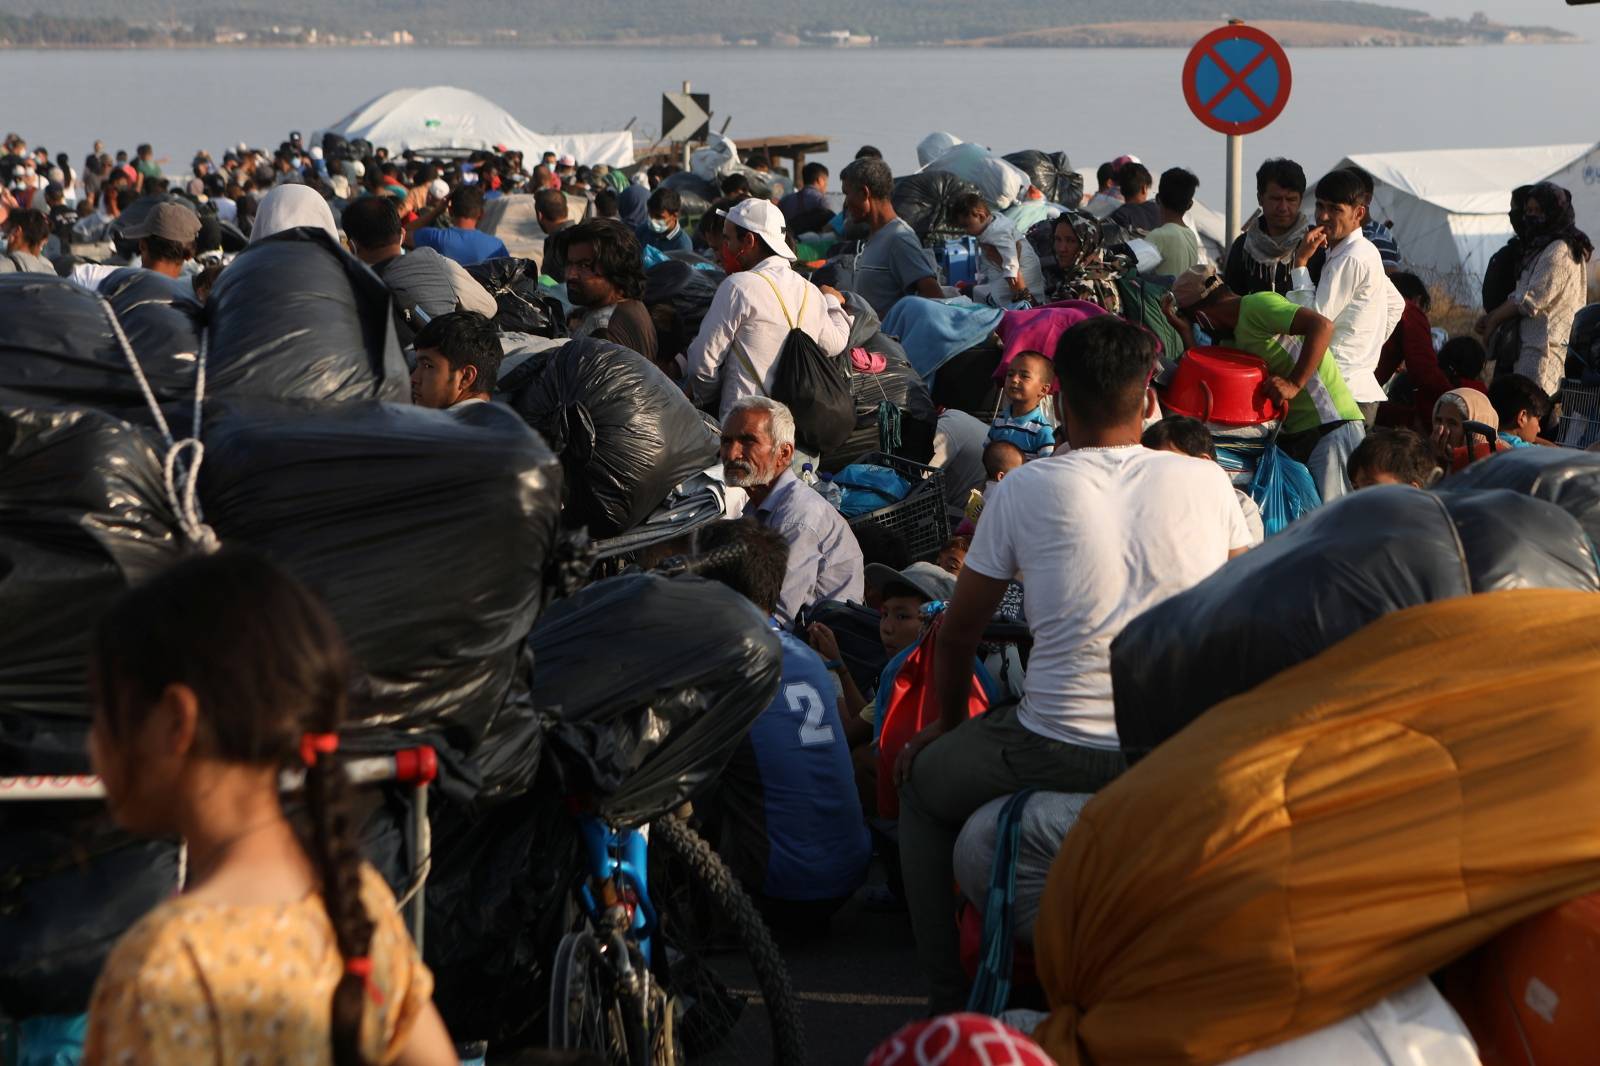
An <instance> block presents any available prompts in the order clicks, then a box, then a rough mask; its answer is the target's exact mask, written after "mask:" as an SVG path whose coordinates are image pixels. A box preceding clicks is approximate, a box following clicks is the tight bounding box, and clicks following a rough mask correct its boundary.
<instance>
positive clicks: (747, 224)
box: [717, 196, 794, 260]
mask: <svg viewBox="0 0 1600 1066" xmlns="http://www.w3.org/2000/svg"><path fill="white" fill-rule="evenodd" d="M717 214H719V215H721V216H722V217H723V218H725V219H727V220H728V221H729V222H732V223H733V224H734V225H735V226H738V227H739V228H740V229H747V230H749V231H750V232H751V233H754V234H755V235H756V236H758V237H760V238H761V239H762V241H764V242H765V243H766V246H767V247H768V248H770V249H772V252H773V254H774V255H781V256H782V257H783V258H785V259H789V260H792V259H794V253H793V252H791V251H790V250H789V242H788V241H786V240H784V239H783V234H784V232H785V228H784V224H783V212H782V211H779V210H778V205H777V204H775V203H773V202H772V201H770V200H758V199H756V198H755V197H753V196H752V197H750V198H749V199H748V200H740V201H739V202H738V203H736V204H734V205H733V206H732V207H730V208H728V210H726V211H721V210H719V211H718V212H717Z"/></svg>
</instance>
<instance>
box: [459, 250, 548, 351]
mask: <svg viewBox="0 0 1600 1066" xmlns="http://www.w3.org/2000/svg"><path fill="white" fill-rule="evenodd" d="M466 271H467V273H468V274H470V275H472V280H474V281H476V282H477V283H478V284H479V285H482V286H483V287H484V288H485V289H487V290H488V291H489V295H490V296H493V297H494V302H495V306H496V307H498V308H499V311H498V312H496V314H495V316H494V321H495V325H497V326H499V327H500V331H501V332H502V333H531V334H533V335H534V336H537V337H565V336H566V335H567V322H566V318H565V317H564V316H563V315H562V313H561V302H560V301H559V300H557V299H555V298H554V297H553V296H547V295H546V294H545V293H544V292H543V291H542V290H541V289H540V288H539V264H537V263H535V262H534V261H533V260H532V259H517V258H514V257H507V258H502V259H485V260H484V261H483V262H481V263H474V264H472V265H471V266H469V267H467V268H466Z"/></svg>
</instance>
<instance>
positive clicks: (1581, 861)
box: [1034, 590, 1600, 1066]
mask: <svg viewBox="0 0 1600 1066" xmlns="http://www.w3.org/2000/svg"><path fill="white" fill-rule="evenodd" d="M1597 889H1600V597H1596V596H1593V595H1589V594H1586V593H1578V592H1547V591H1527V590H1519V591H1510V592H1498V593H1491V594H1488V595H1483V596H1470V597H1464V598H1461V599H1453V600H1447V601H1444V602H1442V603H1436V604H1429V605H1427V606H1423V607H1417V608H1414V609H1412V610H1408V611H1403V612H1400V613H1398V614H1395V615H1392V616H1390V617H1388V618H1385V619H1382V620H1380V621H1378V622H1376V623H1374V624H1373V625H1370V626H1368V627H1367V628H1366V629H1364V630H1362V631H1361V632H1359V633H1357V634H1355V635H1354V636H1352V637H1350V638H1349V639H1347V640H1345V641H1343V642H1341V643H1340V644H1338V645H1336V646H1334V647H1333V648H1330V649H1329V650H1328V651H1327V652H1325V653H1323V654H1322V655H1320V656H1318V657H1317V658H1315V659H1312V660H1310V661H1309V662H1305V663H1302V664H1301V665H1299V666H1298V667H1295V668H1294V669H1292V670H1289V671H1287V672H1285V673H1284V674H1282V675H1280V676H1279V677H1277V678H1275V679H1273V680H1272V681H1270V682H1268V683H1267V684H1265V685H1263V686H1261V687H1260V688H1258V689H1256V690H1254V691H1252V692H1250V693H1247V694H1245V695H1244V696H1240V697H1238V698H1236V699H1233V700H1230V701H1228V702H1227V703H1224V704H1221V705H1219V706H1217V707H1215V708H1213V709H1212V710H1210V711H1208V712H1207V713H1206V714H1205V715H1203V716H1202V717H1201V718H1200V719H1199V720H1197V721H1196V722H1195V723H1193V724H1192V725H1191V726H1189V728H1187V729H1185V730H1184V731H1183V732H1182V733H1180V734H1179V735H1178V736H1176V737H1174V738H1173V739H1172V740H1170V741H1168V742H1167V743H1165V744H1163V745H1162V746H1161V747H1159V748H1158V749H1157V750H1156V751H1155V752H1154V753H1153V754H1151V755H1150V756H1149V757H1148V758H1146V759H1145V760H1144V761H1142V762H1141V763H1139V764H1138V765H1137V766H1136V767H1134V768H1133V769H1132V770H1131V771H1129V772H1128V773H1127V774H1125V775H1124V776H1123V777H1122V778H1121V779H1120V780H1118V781H1117V782H1115V783H1114V784H1112V785H1111V786H1110V787H1109V788H1107V789H1106V790H1105V791H1103V792H1102V793H1100V795H1099V796H1097V797H1096V798H1095V800H1094V801H1093V802H1092V803H1091V804H1090V805H1089V806H1088V808H1087V809H1085V811H1084V813H1083V816H1082V818H1081V819H1080V820H1079V821H1078V823H1077V825H1076V826H1075V827H1074V828H1073V830H1072V831H1071V833H1069V834H1068V836H1067V839H1066V841H1065V842H1064V844H1063V845H1062V849H1061V853H1060V855H1059V856H1057V858H1056V861H1055V865H1054V867H1053V868H1052V869H1051V872H1050V879H1049V882H1048V884H1047V887H1046V890H1045V900H1044V906H1043V909H1042V911H1041V913H1040V915H1039V921H1038V925H1037V927H1036V932H1035V951H1036V954H1037V957H1038V969H1039V975H1040V978H1041V980H1042V981H1043V983H1044V987H1045V990H1046V992H1047V994H1048V996H1049V1001H1050V1004H1051V1007H1052V1012H1051V1015H1050V1017H1049V1018H1048V1019H1047V1020H1046V1021H1045V1022H1044V1023H1043V1024H1042V1025H1041V1026H1040V1027H1039V1029H1038V1030H1037V1031H1036V1032H1035V1034H1034V1035H1035V1037H1036V1038H1038V1039H1039V1040H1040V1042H1041V1043H1042V1044H1043V1045H1044V1047H1045V1049H1046V1050H1047V1051H1049V1052H1050V1054H1051V1055H1053V1056H1054V1057H1055V1058H1056V1060H1057V1061H1058V1062H1059V1063H1061V1066H1075V1064H1080V1063H1081V1064H1085V1066H1089V1064H1093V1066H1123V1064H1133V1063H1139V1064H1141V1066H1154V1064H1176V1063H1183V1064H1189V1066H1207V1064H1210V1063H1217V1062H1222V1061H1225V1060H1227V1059H1230V1058H1232V1057H1234V1056H1237V1055H1242V1054H1244V1053H1246V1052H1249V1051H1252V1050H1255V1049H1258V1048H1261V1047H1267V1046H1271V1045H1273V1044H1277V1043H1281V1042H1282V1041H1285V1040H1288V1039H1290V1038H1292V1037H1296V1036H1299V1035H1301V1034H1304V1033H1308V1032H1311V1031H1313V1030H1316V1029H1319V1028H1321V1027H1322V1026H1324V1025H1328V1024H1331V1023H1333V1022H1335V1021H1338V1020H1339V1019H1341V1018H1343V1017H1345V1016H1347V1015H1349V1014H1351V1013H1353V1012H1355V1011H1356V1010H1359V1009H1361V1008H1364V1007H1366V1006H1368V1005H1369V1004H1371V1003H1373V1002H1375V1001H1377V1000H1378V999H1380V998H1381V997H1383V996H1385V995H1387V994H1389V993H1391V992H1395V991H1397V990H1399V989H1401V988H1404V987H1405V986H1406V985H1408V984H1410V983H1411V982H1413V981H1415V980H1416V979H1417V978H1418V977H1420V976H1422V975H1424V974H1426V973H1428V972H1429V971H1431V970H1433V969H1434V968H1436V967H1437V966H1439V965H1441V964H1443V963H1445V962H1447V961H1448V960H1450V959H1453V958H1455V957H1456V956H1458V955H1460V954H1461V953H1463V952H1464V951H1466V950H1467V949H1468V948H1470V947H1472V946H1473V945H1475V944H1477V943H1479V942H1481V941H1483V940H1485V939H1487V938H1488V937H1489V936H1491V935H1493V934H1494V933H1495V932H1497V931H1499V930H1501V929H1503V928H1505V927H1507V926H1509V925H1511V924H1513V923H1514V922H1516V921H1518V920H1520V919H1522V918H1525V917H1527V916H1529V915H1531V914H1536V913H1538V912H1540V911H1543V910H1546V909H1548V908H1550V907H1552V906H1554V905H1556V904H1558V903H1561V902H1563V901H1564V900H1567V899H1570V898H1572V897H1575V896H1578V895H1582V894H1585V893H1589V892H1593V891H1595V890H1597Z"/></svg>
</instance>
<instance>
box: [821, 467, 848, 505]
mask: <svg viewBox="0 0 1600 1066" xmlns="http://www.w3.org/2000/svg"><path fill="white" fill-rule="evenodd" d="M817 491H818V492H820V493H822V498H823V499H825V500H827V501H828V502H829V503H831V504H833V509H834V510H835V511H837V510H839V509H840V508H842V507H843V506H844V489H841V488H840V487H839V486H838V485H835V484H834V483H833V477H832V475H829V474H823V475H822V484H820V485H818V486H817Z"/></svg>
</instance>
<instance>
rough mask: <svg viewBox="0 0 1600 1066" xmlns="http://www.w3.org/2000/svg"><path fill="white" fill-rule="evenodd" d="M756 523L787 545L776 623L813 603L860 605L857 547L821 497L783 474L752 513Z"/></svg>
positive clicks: (790, 618)
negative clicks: (786, 565)
mask: <svg viewBox="0 0 1600 1066" xmlns="http://www.w3.org/2000/svg"><path fill="white" fill-rule="evenodd" d="M755 517H756V520H757V521H759V522H760V523H761V524H762V525H764V526H766V527H767V528H769V529H775V530H777V531H778V532H779V533H780V534H782V535H783V539H784V540H786V541H788V542H789V571H788V573H786V574H785V575H784V577H783V595H782V596H780V597H779V598H778V610H777V615H778V618H779V619H781V620H782V621H783V622H785V623H789V622H792V621H794V618H795V615H797V614H798V613H799V612H800V608H802V607H804V606H806V605H807V604H812V603H816V602H818V601H819V600H847V601H850V602H853V603H860V602H861V600H862V592H863V588H864V582H863V579H862V560H861V546H860V545H859V544H857V543H856V535H855V534H854V533H852V532H851V531H850V525H849V523H847V522H846V521H845V520H844V518H842V517H841V516H840V514H839V512H838V511H835V510H834V509H833V505H832V504H831V503H829V502H828V501H827V500H825V499H823V498H822V494H821V493H820V492H817V491H816V490H815V489H813V488H811V486H809V485H807V484H806V483H805V482H803V481H801V480H800V479H799V478H797V477H795V476H794V471H792V470H785V471H784V472H783V473H782V474H780V475H778V480H777V481H776V482H774V483H773V486H772V491H771V492H770V493H768V495H767V498H766V499H765V500H762V501H761V503H760V505H759V506H757V507H756V514H755Z"/></svg>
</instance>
